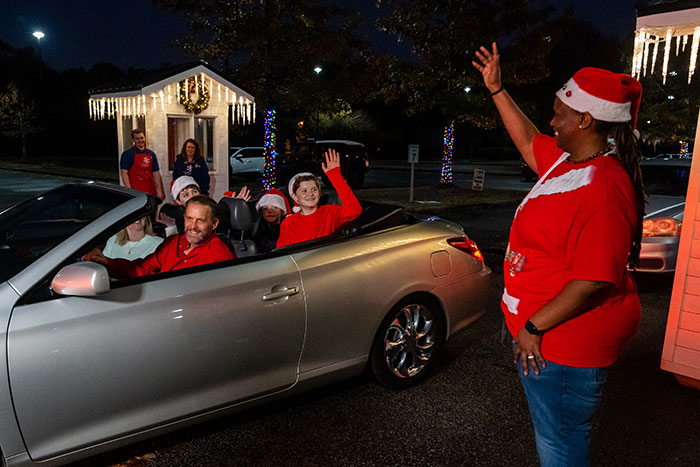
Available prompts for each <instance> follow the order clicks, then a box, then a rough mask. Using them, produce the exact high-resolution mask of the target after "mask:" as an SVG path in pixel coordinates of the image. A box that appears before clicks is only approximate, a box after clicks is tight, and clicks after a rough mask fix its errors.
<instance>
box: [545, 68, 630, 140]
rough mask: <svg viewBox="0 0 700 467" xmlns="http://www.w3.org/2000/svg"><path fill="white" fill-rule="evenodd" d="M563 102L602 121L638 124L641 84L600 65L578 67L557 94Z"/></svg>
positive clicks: (628, 76)
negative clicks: (599, 66)
mask: <svg viewBox="0 0 700 467" xmlns="http://www.w3.org/2000/svg"><path fill="white" fill-rule="evenodd" d="M556 95H557V97H558V98H559V100H560V101H562V103H564V104H566V105H568V106H569V107H571V108H572V109H574V110H576V111H578V112H588V113H590V114H591V116H592V117H593V118H595V119H596V120H601V121H603V122H630V126H631V127H632V128H633V129H634V128H636V127H637V113H638V112H639V104H640V102H641V99H642V85H641V83H640V82H639V81H637V80H636V79H634V78H632V77H631V76H630V75H626V74H624V73H613V72H612V71H609V70H604V69H602V68H593V67H587V68H581V69H580V70H579V71H577V72H576V73H575V74H574V76H573V77H572V78H571V79H570V80H569V81H568V82H567V83H566V84H565V85H564V86H562V87H561V89H559V90H558V91H557V93H556Z"/></svg>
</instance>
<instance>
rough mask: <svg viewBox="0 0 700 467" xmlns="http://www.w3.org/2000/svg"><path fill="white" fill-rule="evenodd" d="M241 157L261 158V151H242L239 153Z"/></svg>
mask: <svg viewBox="0 0 700 467" xmlns="http://www.w3.org/2000/svg"><path fill="white" fill-rule="evenodd" d="M241 155H242V156H243V157H262V156H263V151H262V150H260V149H244V150H242V151H241Z"/></svg>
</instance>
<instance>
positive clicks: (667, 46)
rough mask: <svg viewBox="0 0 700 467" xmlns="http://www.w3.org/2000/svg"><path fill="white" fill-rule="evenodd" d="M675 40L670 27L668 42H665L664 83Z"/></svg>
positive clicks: (667, 34)
mask: <svg viewBox="0 0 700 467" xmlns="http://www.w3.org/2000/svg"><path fill="white" fill-rule="evenodd" d="M672 40H673V31H671V28H668V30H667V31H666V43H665V44H664V64H663V67H662V69H661V75H662V76H663V84H666V74H667V73H668V57H669V55H671V41H672Z"/></svg>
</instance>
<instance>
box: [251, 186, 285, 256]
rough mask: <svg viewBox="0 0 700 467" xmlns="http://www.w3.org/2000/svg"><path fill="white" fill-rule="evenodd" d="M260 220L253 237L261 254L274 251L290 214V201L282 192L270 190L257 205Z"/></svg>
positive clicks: (254, 228) (254, 229)
mask: <svg viewBox="0 0 700 467" xmlns="http://www.w3.org/2000/svg"><path fill="white" fill-rule="evenodd" d="M255 209H256V210H257V211H258V212H259V213H260V218H259V219H258V221H257V222H256V223H255V225H254V226H253V232H252V237H253V241H254V242H255V244H256V245H257V246H258V251H259V252H260V253H265V252H267V251H272V250H274V249H275V247H276V246H277V239H278V238H279V236H280V224H281V223H282V220H283V219H284V218H285V216H286V215H287V214H288V213H289V212H290V209H289V201H287V197H286V196H284V194H282V192H281V191H279V190H277V189H275V188H270V189H269V190H268V191H267V192H265V194H264V195H263V196H262V197H261V198H260V200H259V201H258V202H257V203H256V204H255Z"/></svg>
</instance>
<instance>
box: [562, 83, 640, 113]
mask: <svg viewBox="0 0 700 467" xmlns="http://www.w3.org/2000/svg"><path fill="white" fill-rule="evenodd" d="M556 94H557V97H558V98H559V100H560V101H562V102H563V103H564V104H566V105H568V106H569V107H571V108H572V109H574V110H576V111H578V112H588V113H590V114H591V116H592V117H593V118H595V119H596V120H601V121H604V122H629V121H630V120H632V115H631V114H630V108H631V107H632V103H631V102H621V103H620V102H612V101H608V100H605V99H601V98H600V97H596V96H593V95H591V94H589V93H587V92H586V91H584V90H583V89H581V88H580V87H579V85H578V84H577V83H576V81H574V78H571V79H570V80H569V81H568V82H567V83H566V85H564V86H562V88H561V89H559V90H558V91H557V93H556Z"/></svg>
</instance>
